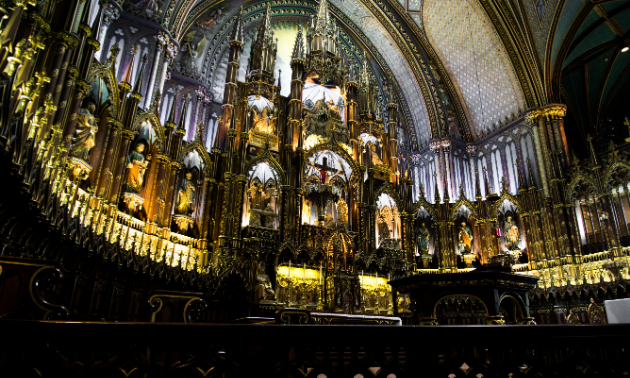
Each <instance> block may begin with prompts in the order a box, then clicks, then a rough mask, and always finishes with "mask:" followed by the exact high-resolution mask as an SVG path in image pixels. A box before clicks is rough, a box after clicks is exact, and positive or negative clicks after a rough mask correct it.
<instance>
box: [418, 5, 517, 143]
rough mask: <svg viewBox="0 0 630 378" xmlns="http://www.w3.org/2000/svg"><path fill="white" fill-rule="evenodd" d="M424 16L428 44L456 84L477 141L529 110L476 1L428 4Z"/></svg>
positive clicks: (512, 71) (499, 45) (499, 44)
mask: <svg viewBox="0 0 630 378" xmlns="http://www.w3.org/2000/svg"><path fill="white" fill-rule="evenodd" d="M423 14H424V25H425V28H426V32H427V35H428V37H429V41H430V42H431V43H432V44H433V46H434V48H435V49H436V51H437V52H438V54H439V55H440V57H441V59H442V62H443V63H444V64H445V66H446V67H447V68H448V69H449V70H450V72H451V75H452V76H453V78H454V79H455V82H456V85H457V86H458V87H459V90H460V92H461V93H462V96H463V98H464V100H465V101H466V104H467V106H468V110H469V112H470V115H471V117H472V124H473V125H474V128H475V131H476V133H477V135H479V134H481V133H486V132H488V131H489V130H492V129H493V125H494V124H497V123H500V122H501V121H503V120H504V119H505V118H506V117H511V116H512V114H518V113H519V110H521V109H524V107H525V100H524V98H523V93H522V91H521V88H520V86H519V85H518V81H517V79H516V74H515V73H514V69H513V68H512V65H511V63H510V61H509V57H508V56H507V53H506V51H505V49H504V47H503V45H502V43H501V41H500V40H499V37H498V36H497V34H496V32H495V30H494V28H493V27H492V22H491V21H490V19H489V18H488V16H487V15H486V13H485V12H484V11H483V9H482V8H481V6H480V5H479V3H478V2H477V1H476V0H426V1H425V2H424V10H423Z"/></svg>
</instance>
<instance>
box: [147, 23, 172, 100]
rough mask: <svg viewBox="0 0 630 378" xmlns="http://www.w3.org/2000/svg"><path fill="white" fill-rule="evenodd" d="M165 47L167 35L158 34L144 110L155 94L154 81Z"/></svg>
mask: <svg viewBox="0 0 630 378" xmlns="http://www.w3.org/2000/svg"><path fill="white" fill-rule="evenodd" d="M167 45H168V35H166V33H164V32H160V33H159V34H158V37H157V41H156V47H155V56H154V57H153V65H152V66H151V78H150V79H149V88H148V89H147V94H146V96H145V100H144V107H145V108H148V107H149V106H151V101H152V100H153V92H155V80H156V79H157V75H158V70H159V68H160V62H161V61H162V56H163V55H164V50H165V49H166V46H167ZM162 88H163V87H162ZM160 92H161V90H160Z"/></svg>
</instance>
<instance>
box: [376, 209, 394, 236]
mask: <svg viewBox="0 0 630 378" xmlns="http://www.w3.org/2000/svg"><path fill="white" fill-rule="evenodd" d="M378 234H379V236H380V239H381V240H383V239H388V238H391V237H392V231H391V230H390V229H389V224H388V223H387V219H385V217H384V216H382V215H381V216H379V218H378Z"/></svg>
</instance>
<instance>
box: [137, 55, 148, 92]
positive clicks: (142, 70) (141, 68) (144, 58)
mask: <svg viewBox="0 0 630 378" xmlns="http://www.w3.org/2000/svg"><path fill="white" fill-rule="evenodd" d="M148 59H149V57H148V56H147V53H146V52H145V53H144V55H143V56H142V62H141V63H140V71H139V72H138V77H137V78H136V84H135V85H134V86H133V92H134V93H137V94H139V95H141V94H142V93H140V87H141V86H142V76H143V74H144V67H146V65H147V60H148Z"/></svg>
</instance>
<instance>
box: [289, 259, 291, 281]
mask: <svg viewBox="0 0 630 378" xmlns="http://www.w3.org/2000/svg"><path fill="white" fill-rule="evenodd" d="M289 281H291V261H289Z"/></svg>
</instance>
